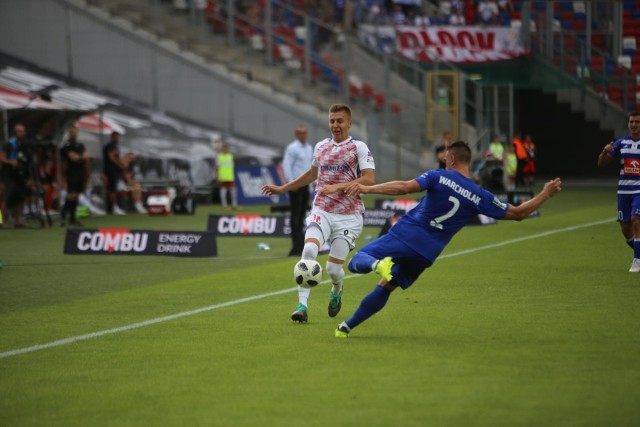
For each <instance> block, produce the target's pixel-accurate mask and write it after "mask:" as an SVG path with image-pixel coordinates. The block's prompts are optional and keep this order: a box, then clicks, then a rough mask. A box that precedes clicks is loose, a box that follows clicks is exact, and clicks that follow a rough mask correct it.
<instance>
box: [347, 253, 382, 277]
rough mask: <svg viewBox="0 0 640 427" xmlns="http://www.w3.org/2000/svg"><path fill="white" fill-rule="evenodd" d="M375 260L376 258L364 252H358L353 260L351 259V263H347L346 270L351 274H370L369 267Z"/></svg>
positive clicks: (370, 269)
mask: <svg viewBox="0 0 640 427" xmlns="http://www.w3.org/2000/svg"><path fill="white" fill-rule="evenodd" d="M377 260H378V259H377V258H374V257H372V256H371V255H369V254H367V253H366V252H362V251H360V252H358V253H356V254H355V255H354V256H353V258H351V261H349V265H348V266H347V268H348V269H349V271H350V272H352V273H360V274H365V273H371V272H372V271H373V269H372V268H371V266H372V265H373V263H374V262H376V261H377Z"/></svg>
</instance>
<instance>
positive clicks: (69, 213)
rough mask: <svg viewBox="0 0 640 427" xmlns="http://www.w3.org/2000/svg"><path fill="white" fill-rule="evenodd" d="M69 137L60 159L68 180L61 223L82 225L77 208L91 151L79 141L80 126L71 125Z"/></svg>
mask: <svg viewBox="0 0 640 427" xmlns="http://www.w3.org/2000/svg"><path fill="white" fill-rule="evenodd" d="M68 133H69V139H68V140H67V142H66V143H65V144H64V145H63V146H62V148H61V149H60V161H61V164H62V176H63V179H64V180H65V181H66V186H67V197H66V199H65V202H64V205H63V206H62V209H61V210H60V225H61V226H63V227H64V226H65V225H66V224H67V218H69V225H77V226H82V224H80V222H79V221H78V220H77V219H76V209H77V208H78V196H79V195H80V193H82V192H83V191H84V189H85V186H86V177H87V175H88V171H89V162H90V160H89V152H88V151H87V149H86V148H85V146H84V144H82V143H80V142H78V128H77V127H76V126H75V125H71V126H69V129H68Z"/></svg>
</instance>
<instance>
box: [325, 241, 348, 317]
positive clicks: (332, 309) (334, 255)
mask: <svg viewBox="0 0 640 427" xmlns="http://www.w3.org/2000/svg"><path fill="white" fill-rule="evenodd" d="M349 250H350V246H349V242H348V241H347V240H345V239H344V238H337V239H334V240H333V241H332V242H331V250H330V251H329V259H328V260H327V264H326V267H325V268H326V271H327V274H328V275H329V277H330V278H331V284H332V286H331V294H330V295H329V306H328V307H327V313H328V314H329V317H336V316H337V315H338V313H339V312H340V309H341V308H342V282H343V280H344V269H343V268H342V266H343V265H344V260H345V259H347V255H349Z"/></svg>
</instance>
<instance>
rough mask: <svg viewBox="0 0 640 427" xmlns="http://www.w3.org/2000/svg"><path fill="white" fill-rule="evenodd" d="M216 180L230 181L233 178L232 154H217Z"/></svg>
mask: <svg viewBox="0 0 640 427" xmlns="http://www.w3.org/2000/svg"><path fill="white" fill-rule="evenodd" d="M218 181H223V182H231V181H234V179H233V154H231V153H220V154H218Z"/></svg>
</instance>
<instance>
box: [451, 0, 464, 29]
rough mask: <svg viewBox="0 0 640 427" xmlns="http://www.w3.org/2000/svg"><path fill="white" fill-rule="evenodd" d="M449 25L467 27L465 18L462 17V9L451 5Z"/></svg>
mask: <svg viewBox="0 0 640 427" xmlns="http://www.w3.org/2000/svg"><path fill="white" fill-rule="evenodd" d="M449 25H467V18H466V17H465V16H464V10H463V9H462V8H458V7H457V6H455V5H454V4H452V5H451V16H450V17H449Z"/></svg>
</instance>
